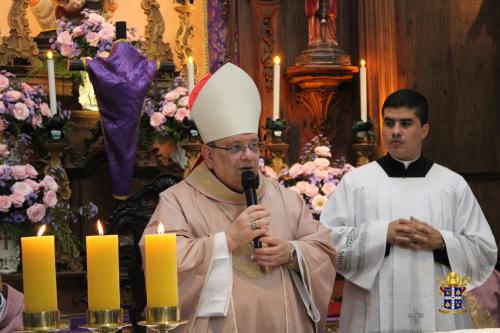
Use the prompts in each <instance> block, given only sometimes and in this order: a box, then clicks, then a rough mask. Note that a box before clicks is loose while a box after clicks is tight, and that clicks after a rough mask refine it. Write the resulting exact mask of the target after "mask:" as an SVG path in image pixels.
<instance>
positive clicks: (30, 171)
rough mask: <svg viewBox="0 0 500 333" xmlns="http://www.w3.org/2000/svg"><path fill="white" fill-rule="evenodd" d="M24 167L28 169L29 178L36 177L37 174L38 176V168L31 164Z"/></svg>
mask: <svg viewBox="0 0 500 333" xmlns="http://www.w3.org/2000/svg"><path fill="white" fill-rule="evenodd" d="M24 168H25V169H26V175H27V176H28V177H29V178H36V176H38V171H36V169H35V168H34V167H33V166H32V165H31V164H29V163H28V164H26V165H25V166H24Z"/></svg>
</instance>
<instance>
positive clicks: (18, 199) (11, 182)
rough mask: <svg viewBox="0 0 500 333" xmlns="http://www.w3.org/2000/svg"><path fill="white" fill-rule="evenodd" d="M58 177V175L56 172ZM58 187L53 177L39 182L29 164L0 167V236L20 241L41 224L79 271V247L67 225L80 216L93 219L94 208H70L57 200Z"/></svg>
mask: <svg viewBox="0 0 500 333" xmlns="http://www.w3.org/2000/svg"><path fill="white" fill-rule="evenodd" d="M56 174H57V173H56ZM57 189H58V184H57V181H56V179H55V178H54V177H52V176H48V175H46V176H44V177H43V178H41V179H40V177H39V175H38V172H37V171H36V170H35V168H34V167H33V166H32V165H31V164H21V165H12V166H9V165H6V164H0V233H1V234H2V235H4V236H7V237H8V238H10V239H13V240H14V241H15V243H18V242H19V239H20V236H22V235H35V234H36V229H38V228H39V226H41V225H42V224H45V225H47V226H48V227H49V228H48V232H49V233H51V234H53V235H54V236H55V237H56V240H57V243H56V246H57V249H58V253H60V254H61V258H59V259H60V260H58V261H64V262H66V263H67V264H68V266H69V267H70V268H72V269H74V270H78V269H79V268H80V266H81V263H80V250H81V247H82V245H81V244H80V242H79V240H78V239H76V237H75V236H74V234H73V233H72V231H71V228H70V226H69V225H68V224H67V223H66V222H76V220H77V218H78V217H79V216H81V217H83V218H84V219H87V220H93V219H94V218H95V217H96V216H97V212H98V211H97V206H95V205H94V204H93V203H89V204H88V205H86V206H84V207H79V208H78V209H72V208H70V206H69V205H68V204H64V203H61V202H59V201H58V198H57Z"/></svg>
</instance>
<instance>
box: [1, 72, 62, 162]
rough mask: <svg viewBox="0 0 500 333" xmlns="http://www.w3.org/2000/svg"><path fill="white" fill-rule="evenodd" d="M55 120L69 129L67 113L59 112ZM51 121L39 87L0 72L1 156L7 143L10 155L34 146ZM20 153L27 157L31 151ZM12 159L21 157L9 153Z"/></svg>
mask: <svg viewBox="0 0 500 333" xmlns="http://www.w3.org/2000/svg"><path fill="white" fill-rule="evenodd" d="M57 118H58V119H59V121H60V122H62V124H61V127H63V126H65V125H68V126H69V123H67V122H66V121H67V120H69V118H70V112H69V111H62V110H59V111H58V114H57ZM53 120H54V117H53V116H52V113H51V110H50V107H49V104H48V97H47V95H46V94H45V92H44V89H43V86H31V85H29V84H27V83H26V82H18V83H16V82H15V75H13V74H11V73H9V72H7V71H4V70H3V71H0V136H1V137H3V140H0V142H2V141H3V144H4V145H5V146H2V147H3V148H2V149H0V150H4V152H3V154H6V153H7V151H6V150H5V148H6V144H7V143H10V144H11V147H10V149H11V150H13V152H14V153H17V152H18V151H22V150H23V146H24V147H28V146H29V145H30V144H31V143H33V144H34V145H35V146H36V147H38V146H39V145H40V144H41V143H42V142H43V141H44V140H46V139H47V138H48V136H49V135H50V133H49V129H50V127H51V122H52V121H53ZM60 129H62V128H60ZM32 141H33V142H32ZM24 152H25V153H27V154H29V153H30V152H31V151H30V150H29V149H28V150H24ZM3 154H0V155H3ZM16 156H17V157H19V156H22V155H20V154H13V155H12V158H14V157H16ZM0 157H1V156H0ZM4 157H5V156H4ZM10 163H11V164H13V163H20V160H19V159H17V160H11V161H10Z"/></svg>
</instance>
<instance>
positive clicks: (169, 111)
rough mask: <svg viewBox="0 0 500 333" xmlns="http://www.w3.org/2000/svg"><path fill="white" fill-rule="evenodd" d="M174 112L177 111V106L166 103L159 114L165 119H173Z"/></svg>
mask: <svg viewBox="0 0 500 333" xmlns="http://www.w3.org/2000/svg"><path fill="white" fill-rule="evenodd" d="M175 111H177V106H175V103H172V102H168V103H166V104H164V105H163V109H162V111H161V112H162V113H163V114H164V115H165V116H167V117H173V116H174V114H175Z"/></svg>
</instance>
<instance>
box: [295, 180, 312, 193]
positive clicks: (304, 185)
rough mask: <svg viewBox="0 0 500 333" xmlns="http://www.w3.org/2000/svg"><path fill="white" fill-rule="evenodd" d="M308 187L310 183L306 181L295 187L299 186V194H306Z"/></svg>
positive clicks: (298, 183)
mask: <svg viewBox="0 0 500 333" xmlns="http://www.w3.org/2000/svg"><path fill="white" fill-rule="evenodd" d="M307 185H309V183H308V182H305V181H300V182H297V184H295V186H297V189H298V190H299V193H304V192H305V191H306V189H307Z"/></svg>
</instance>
